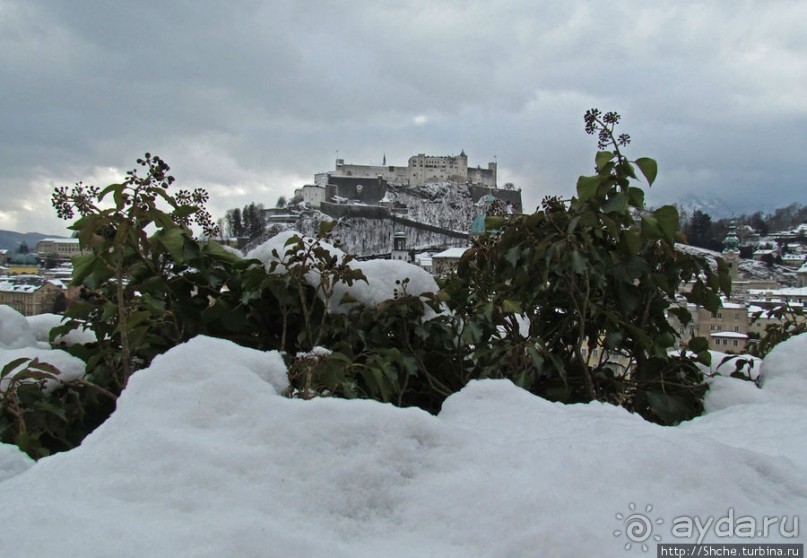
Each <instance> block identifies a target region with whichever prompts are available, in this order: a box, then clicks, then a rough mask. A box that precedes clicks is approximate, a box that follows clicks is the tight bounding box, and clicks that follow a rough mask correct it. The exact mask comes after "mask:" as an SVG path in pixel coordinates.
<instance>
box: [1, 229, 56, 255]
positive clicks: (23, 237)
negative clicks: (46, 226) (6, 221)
mask: <svg viewBox="0 0 807 558" xmlns="http://www.w3.org/2000/svg"><path fill="white" fill-rule="evenodd" d="M43 238H59V237H58V236H57V235H52V234H42V233H36V232H29V233H18V232H14V231H0V249H5V250H10V251H12V252H13V251H15V250H16V249H17V247H18V246H19V245H20V243H22V242H23V241H24V242H25V243H26V244H27V245H28V249H29V250H30V251H31V252H33V251H34V250H35V249H36V243H37V242H39V241H40V240H42V239H43Z"/></svg>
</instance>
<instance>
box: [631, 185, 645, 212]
mask: <svg viewBox="0 0 807 558" xmlns="http://www.w3.org/2000/svg"><path fill="white" fill-rule="evenodd" d="M628 204H629V205H630V206H631V207H635V208H636V209H642V208H644V190H642V189H641V188H636V187H635V186H631V187H630V188H628Z"/></svg>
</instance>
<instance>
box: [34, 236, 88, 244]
mask: <svg viewBox="0 0 807 558" xmlns="http://www.w3.org/2000/svg"><path fill="white" fill-rule="evenodd" d="M39 242H60V243H62V244H78V243H79V239H78V238H72V237H71V238H58V237H48V238H43V239H42V240H40V241H39Z"/></svg>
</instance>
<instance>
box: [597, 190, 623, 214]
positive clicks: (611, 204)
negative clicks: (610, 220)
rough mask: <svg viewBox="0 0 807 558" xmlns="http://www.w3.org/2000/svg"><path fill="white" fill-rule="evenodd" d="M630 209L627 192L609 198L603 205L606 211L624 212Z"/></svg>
mask: <svg viewBox="0 0 807 558" xmlns="http://www.w3.org/2000/svg"><path fill="white" fill-rule="evenodd" d="M627 209H628V204H627V199H626V198H625V194H624V193H622V192H620V193H618V194H617V195H615V196H611V197H610V198H608V201H607V202H605V203H604V204H603V206H602V210H603V211H604V212H605V213H624V212H625V211H627Z"/></svg>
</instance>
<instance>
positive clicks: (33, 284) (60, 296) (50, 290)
mask: <svg viewBox="0 0 807 558" xmlns="http://www.w3.org/2000/svg"><path fill="white" fill-rule="evenodd" d="M0 304H5V305H7V306H10V307H11V308H13V309H14V310H16V311H17V312H19V313H20V314H22V315H23V316H35V315H37V314H45V313H49V312H61V311H63V310H64V306H65V286H64V284H63V283H62V282H61V281H58V280H46V279H45V278H43V277H39V276H35V275H20V276H16V277H3V278H0Z"/></svg>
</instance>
